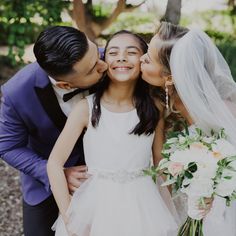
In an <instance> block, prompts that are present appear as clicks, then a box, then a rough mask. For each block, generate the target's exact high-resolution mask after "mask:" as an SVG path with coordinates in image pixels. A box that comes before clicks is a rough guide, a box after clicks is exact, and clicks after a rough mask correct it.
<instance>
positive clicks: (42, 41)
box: [34, 26, 88, 76]
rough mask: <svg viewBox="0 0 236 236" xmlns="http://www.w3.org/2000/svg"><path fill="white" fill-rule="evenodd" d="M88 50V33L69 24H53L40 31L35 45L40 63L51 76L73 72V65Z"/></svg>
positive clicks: (36, 55)
mask: <svg viewBox="0 0 236 236" xmlns="http://www.w3.org/2000/svg"><path fill="white" fill-rule="evenodd" d="M87 51H88V40H87V37H86V35H85V34H84V33H83V32H81V31H79V30H77V29H75V28H73V27H68V26H53V27H49V28H47V29H45V30H44V31H43V32H41V33H40V35H39V37H38V39H37V40H36V43H35V45H34V55H35V57H36V59H37V62H38V63H39V65H40V66H41V67H42V68H43V69H44V70H45V71H46V72H47V73H48V74H49V75H51V76H61V75H67V74H70V73H73V65H74V64H75V63H76V62H78V61H80V60H81V59H82V58H83V57H84V55H85V54H86V52H87Z"/></svg>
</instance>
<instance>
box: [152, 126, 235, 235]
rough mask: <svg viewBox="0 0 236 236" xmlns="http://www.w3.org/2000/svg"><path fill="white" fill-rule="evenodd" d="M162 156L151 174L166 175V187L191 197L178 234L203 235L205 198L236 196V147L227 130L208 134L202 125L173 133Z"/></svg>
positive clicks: (228, 201) (229, 199)
mask: <svg viewBox="0 0 236 236" xmlns="http://www.w3.org/2000/svg"><path fill="white" fill-rule="evenodd" d="M162 154H163V159H162V160H161V161H160V163H159V165H158V167H157V168H152V169H151V170H149V174H151V175H153V176H154V175H155V176H156V174H158V175H166V181H165V182H164V183H163V184H162V185H163V186H167V185H172V190H173V191H175V192H182V193H185V194H186V195H187V197H188V203H187V206H188V218H187V220H186V222H185V223H184V224H183V225H182V226H181V228H180V230H179V233H178V236H194V235H198V236H202V235H203V232H202V222H203V221H202V218H203V216H202V214H201V211H200V210H199V206H200V205H201V204H202V207H204V203H205V201H204V199H205V198H214V196H219V197H222V198H225V199H226V204H227V205H229V204H230V202H231V201H232V200H233V199H236V149H235V147H234V146H233V145H231V144H230V142H228V141H227V139H226V135H225V133H224V130H223V129H222V130H221V131H220V132H218V133H215V132H211V135H210V136H209V135H206V134H204V133H203V132H202V130H200V129H199V128H195V130H193V132H191V134H189V130H188V128H186V130H185V132H178V133H177V132H173V134H172V136H171V137H170V138H168V139H167V141H166V143H165V144H164V148H163V152H162Z"/></svg>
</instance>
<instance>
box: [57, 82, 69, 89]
mask: <svg viewBox="0 0 236 236" xmlns="http://www.w3.org/2000/svg"><path fill="white" fill-rule="evenodd" d="M55 85H56V86H57V87H58V88H61V89H67V90H69V89H71V85H70V83H68V82H64V81H57V82H56V84H55Z"/></svg>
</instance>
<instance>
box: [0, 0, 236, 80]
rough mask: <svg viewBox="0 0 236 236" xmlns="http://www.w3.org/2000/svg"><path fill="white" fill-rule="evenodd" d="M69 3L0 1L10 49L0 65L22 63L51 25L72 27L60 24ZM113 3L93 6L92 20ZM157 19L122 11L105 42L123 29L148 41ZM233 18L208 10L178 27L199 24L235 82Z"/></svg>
mask: <svg viewBox="0 0 236 236" xmlns="http://www.w3.org/2000/svg"><path fill="white" fill-rule="evenodd" d="M71 7H72V6H71V1H67V0H63V1H62V0H54V1H50V0H40V1H32V0H0V32H1V34H0V45H7V46H8V47H9V51H8V56H7V58H4V57H0V64H4V65H11V66H13V67H16V66H18V65H19V64H20V63H23V60H22V57H23V54H24V49H25V46H26V45H27V44H31V43H33V42H34V41H35V40H36V38H37V36H38V34H39V32H41V31H42V30H43V29H44V28H45V27H47V26H50V25H58V24H59V25H71V24H72V22H63V21H62V12H63V11H64V10H65V9H66V10H68V9H69V10H71ZM113 8H114V3H110V4H109V3H108V4H93V5H92V9H87V10H88V11H91V12H92V14H91V15H92V17H94V18H96V21H99V20H102V19H104V18H106V17H108V16H109V14H110V12H111V11H112V9H113ZM158 17H159V16H157V15H155V14H154V12H145V14H144V13H143V12H140V10H139V9H137V10H135V11H133V12H124V13H122V14H120V15H119V17H118V19H117V20H116V21H115V22H114V23H113V24H112V25H111V26H110V27H109V28H107V29H106V30H105V31H104V32H103V35H102V37H103V38H104V39H107V38H108V37H109V35H110V34H113V33H114V32H116V31H118V30H121V29H126V30H130V31H133V32H136V33H139V34H140V35H141V36H142V37H143V38H144V39H145V40H146V41H147V42H149V40H150V39H151V37H152V35H153V32H155V29H156V25H157V24H158V22H159V18H160V17H159V18H158ZM235 22H236V15H235V14H232V11H231V10H230V9H224V10H217V11H216V10H208V11H205V12H195V13H194V14H191V15H188V16H186V15H182V17H181V23H180V24H181V25H183V26H190V25H194V24H195V25H199V26H200V27H201V28H203V29H205V31H206V32H207V33H208V34H209V35H210V37H211V38H212V39H213V40H214V42H215V43H216V45H217V46H218V48H219V50H220V51H221V52H222V54H223V56H224V57H225V59H226V61H227V62H228V64H229V65H230V68H231V71H232V74H233V77H234V78H235V80H236V59H235V56H234V55H236V24H235Z"/></svg>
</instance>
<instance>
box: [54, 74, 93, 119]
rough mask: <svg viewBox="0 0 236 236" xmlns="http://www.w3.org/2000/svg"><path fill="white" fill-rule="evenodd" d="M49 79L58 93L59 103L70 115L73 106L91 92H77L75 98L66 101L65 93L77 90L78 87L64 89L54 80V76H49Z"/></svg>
mask: <svg viewBox="0 0 236 236" xmlns="http://www.w3.org/2000/svg"><path fill="white" fill-rule="evenodd" d="M49 80H50V82H51V84H52V88H53V90H54V92H55V94H56V97H57V100H58V103H59V105H60V107H61V109H62V111H63V113H64V114H65V115H66V116H68V115H69V114H70V112H71V111H72V109H73V107H74V106H75V105H76V103H78V102H79V101H80V100H81V99H82V98H84V97H85V96H87V95H88V94H89V92H88V91H85V92H83V93H79V94H76V95H75V96H74V97H73V98H71V99H70V100H69V101H67V102H64V101H63V95H64V94H66V93H70V92H73V91H74V90H76V89H77V88H73V89H62V88H59V87H57V86H56V83H57V81H56V80H54V79H53V78H52V77H50V76H49Z"/></svg>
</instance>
